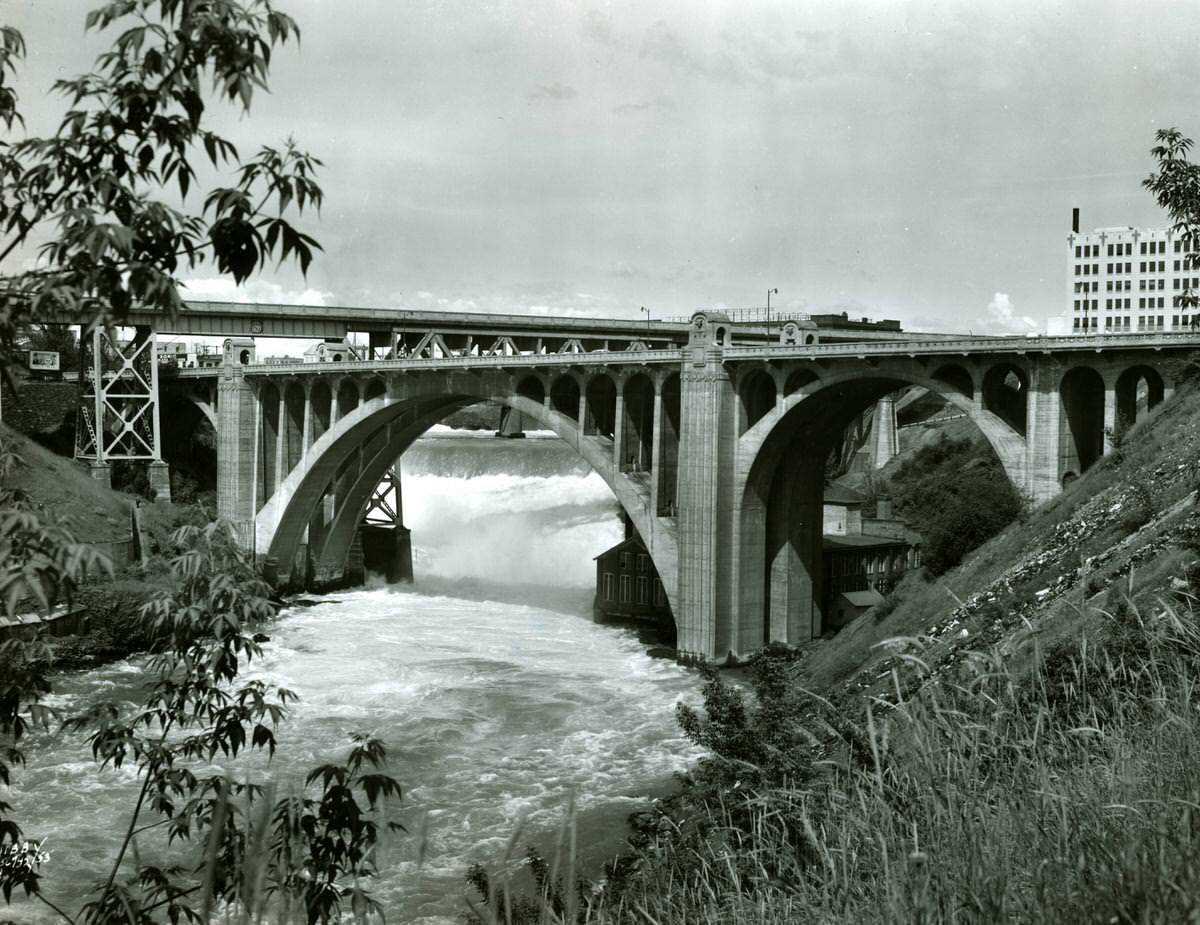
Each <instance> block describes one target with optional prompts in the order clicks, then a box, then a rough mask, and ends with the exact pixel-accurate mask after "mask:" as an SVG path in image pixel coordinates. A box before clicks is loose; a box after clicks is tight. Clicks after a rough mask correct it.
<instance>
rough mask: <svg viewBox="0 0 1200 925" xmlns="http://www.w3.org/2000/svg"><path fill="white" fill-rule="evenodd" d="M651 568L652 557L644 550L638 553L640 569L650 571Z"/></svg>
mask: <svg viewBox="0 0 1200 925" xmlns="http://www.w3.org/2000/svg"><path fill="white" fill-rule="evenodd" d="M649 570H650V557H649V556H648V555H647V554H646V553H644V552H639V553H638V571H639V572H648V571H649Z"/></svg>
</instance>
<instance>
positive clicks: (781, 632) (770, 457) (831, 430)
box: [731, 363, 1027, 652]
mask: <svg viewBox="0 0 1200 925" xmlns="http://www.w3.org/2000/svg"><path fill="white" fill-rule="evenodd" d="M801 369H805V370H808V369H809V367H801ZM940 371H941V370H940V369H939V372H940ZM811 373H812V376H813V378H811V380H810V381H807V382H805V383H804V384H803V385H800V386H799V387H798V388H796V389H795V390H794V391H792V392H791V393H790V394H784V395H782V396H780V397H779V398H778V401H777V403H776V406H775V408H774V410H773V411H768V412H767V413H766V414H764V415H763V417H762V418H761V419H760V420H759V421H758V422H757V423H755V424H754V425H753V426H751V427H750V429H749V430H747V432H746V433H745V434H744V435H743V436H742V438H741V439H740V441H739V446H738V466H737V473H738V475H737V477H736V478H735V482H734V485H733V490H734V492H735V518H736V522H735V537H736V542H735V547H736V548H735V551H734V556H735V561H736V568H737V573H736V581H737V591H736V602H737V603H736V607H735V613H736V617H735V620H736V625H735V626H734V627H733V639H732V640H731V643H732V648H733V649H734V650H735V651H739V652H745V651H750V650H752V649H754V648H757V647H760V646H762V645H764V644H766V643H768V642H771V641H787V642H793V643H794V642H799V641H802V640H805V639H808V638H811V637H813V636H816V635H819V634H820V632H821V628H822V617H823V615H822V614H821V612H820V605H819V602H820V599H821V584H822V574H821V553H822V495H823V488H824V469H825V461H826V459H827V458H828V455H829V452H830V450H831V449H832V448H833V447H834V446H835V445H836V442H837V441H838V440H840V439H841V435H842V433H843V432H844V430H845V428H846V427H847V426H849V424H850V423H851V421H852V420H853V419H854V418H855V417H856V416H857V415H858V414H859V413H861V412H862V410H864V409H865V408H868V407H870V406H871V405H873V404H874V403H875V402H876V401H878V400H879V399H880V398H882V397H884V396H886V395H887V394H889V393H891V392H894V391H896V390H898V389H902V388H908V387H912V386H918V387H921V388H924V389H927V390H929V391H931V392H935V393H937V394H938V395H940V396H942V397H943V398H944V399H945V400H946V401H947V402H948V403H950V404H951V405H952V406H954V407H955V408H957V409H959V410H960V411H962V412H963V413H964V414H965V415H967V416H968V417H969V418H970V419H971V420H972V421H973V422H974V423H975V424H976V426H978V428H979V430H980V432H981V433H982V434H983V436H984V437H985V438H986V439H987V441H988V443H989V444H990V445H991V447H992V449H993V450H994V451H995V453H996V456H997V457H998V458H999V460H1000V462H1001V464H1002V465H1003V467H1004V470H1005V472H1006V473H1007V474H1008V477H1009V478H1010V479H1011V480H1012V481H1013V483H1014V485H1015V486H1016V487H1017V488H1018V490H1024V489H1025V488H1026V484H1027V471H1026V467H1027V462H1026V449H1025V439H1024V436H1023V435H1022V434H1021V433H1019V432H1018V431H1017V430H1015V429H1014V428H1013V427H1012V426H1010V425H1009V424H1008V423H1007V422H1006V421H1005V420H1003V419H1002V418H1001V417H1000V416H999V415H997V414H996V413H994V412H992V411H989V410H987V409H986V408H985V407H983V406H982V403H980V402H978V401H976V396H977V395H978V388H977V387H976V386H975V385H974V384H972V387H971V388H970V390H968V389H966V388H964V387H963V386H964V385H965V382H963V381H961V377H958V378H955V377H952V376H951V377H938V378H934V377H933V376H931V375H927V374H925V373H924V372H923V371H921V370H917V369H913V368H912V367H911V364H899V363H897V364H888V363H880V364H877V365H869V364H866V363H864V364H861V365H860V364H855V365H854V366H851V367H846V366H842V367H839V369H838V371H837V372H832V371H830V370H823V369H820V368H815V369H811ZM795 375H796V372H795V371H792V372H791V375H790V376H789V378H791V377H792V376H795ZM801 378H803V379H808V378H809V377H808V376H807V375H806V376H804V377H801Z"/></svg>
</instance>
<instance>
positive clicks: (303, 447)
mask: <svg viewBox="0 0 1200 925" xmlns="http://www.w3.org/2000/svg"><path fill="white" fill-rule="evenodd" d="M312 387H313V381H312V379H306V380H304V427H303V429H302V430H301V435H300V458H301V459H307V458H308V450H309V448H310V447H311V446H312V443H313V406H312Z"/></svg>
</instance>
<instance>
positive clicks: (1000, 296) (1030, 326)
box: [984, 292, 1041, 334]
mask: <svg viewBox="0 0 1200 925" xmlns="http://www.w3.org/2000/svg"><path fill="white" fill-rule="evenodd" d="M987 310H988V319H987V321H985V322H984V328H985V330H987V331H988V332H989V333H997V334H1025V333H1027V332H1029V331H1037V330H1040V327H1041V326H1040V325H1039V324H1038V323H1037V322H1036V321H1034V320H1033V319H1032V318H1030V317H1029V316H1028V315H1018V314H1017V312H1016V309H1014V308H1013V304H1012V300H1011V299H1010V298H1009V297H1008V293H1007V292H997V293H996V294H995V295H993V296H992V301H990V302H988V307H987Z"/></svg>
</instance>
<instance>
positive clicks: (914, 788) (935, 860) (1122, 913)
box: [485, 602, 1200, 925]
mask: <svg viewBox="0 0 1200 925" xmlns="http://www.w3.org/2000/svg"><path fill="white" fill-rule="evenodd" d="M1115 611H1116V612H1115V613H1112V614H1102V615H1098V619H1101V620H1103V622H1105V623H1106V624H1107V630H1108V631H1107V632H1106V633H1104V638H1103V640H1102V641H1097V640H1096V639H1092V640H1087V639H1080V640H1077V641H1076V642H1075V643H1074V644H1073V645H1072V646H1070V647H1069V648H1060V649H1057V650H1055V651H1053V652H1050V653H1048V654H1046V655H1045V656H1044V657H1042V658H1039V659H1038V660H1037V667H1036V669H1034V670H1033V671H1031V672H1029V673H1027V674H1026V675H1024V676H1020V677H1018V676H1014V675H1013V674H1012V673H1011V672H1010V671H1009V670H1008V669H1007V668H1006V667H1005V665H1004V664H1003V663H1002V662H1001V661H999V660H998V659H997V658H996V657H994V656H992V655H986V654H975V655H972V656H971V657H969V658H968V659H967V660H966V661H965V662H963V663H962V664H960V665H959V666H958V667H957V669H955V670H954V671H953V672H950V673H944V672H943V673H940V674H939V677H938V679H937V680H936V681H934V680H929V679H927V683H925V684H924V685H922V686H921V687H920V688H919V691H918V693H916V694H915V695H913V696H912V697H910V698H909V699H903V698H902V697H901V696H900V694H899V692H900V691H902V690H904V689H906V688H907V689H912V688H911V685H909V684H908V683H907V680H911V679H900V678H897V683H896V695H894V697H893V698H892V699H891V700H876V701H873V702H872V703H871V704H870V705H869V707H867V708H866V709H865V711H864V712H863V713H862V715H861V716H860V717H858V720H859V722H858V724H857V725H858V728H859V729H860V730H861V733H862V743H861V744H862V747H861V748H859V749H857V750H855V749H846V750H845V751H844V752H842V753H839V754H835V755H834V756H833V757H832V758H830V759H828V760H827V761H826V762H825V764H824V765H823V770H822V771H821V772H820V773H817V774H816V775H814V776H813V777H812V778H811V779H810V780H808V781H806V782H804V783H803V784H802V785H796V784H793V783H788V784H785V785H780V786H775V787H771V788H767V789H758V790H754V791H748V792H743V790H742V789H741V788H738V787H737V786H730V787H726V788H725V789H724V790H722V791H719V792H717V793H715V794H713V795H712V796H711V797H710V798H708V799H706V801H705V802H704V804H703V808H702V809H701V810H700V812H701V813H702V815H703V818H691V819H678V818H677V819H675V820H673V822H671V823H670V824H668V825H666V826H664V828H663V834H662V836H661V837H659V838H657V839H654V840H653V841H652V842H651V843H650V844H648V845H646V846H644V847H643V849H642V850H641V851H640V853H639V854H638V855H637V858H636V863H634V865H633V872H632V873H630V874H628V875H627V876H626V877H625V878H624V879H623V881H622V883H621V885H620V889H619V890H610V891H609V895H608V896H606V897H605V898H604V899H603V900H602V901H600V902H593V903H592V904H590V905H589V908H587V909H584V910H582V911H581V912H580V913H579V914H578V916H577V917H576V918H575V919H574V920H575V921H588V922H597V923H617V922H621V923H624V922H639V923H654V925H667V923H672V925H675V923H678V925H682V923H689V925H690V923H700V922H713V923H717V922H720V923H784V922H787V923H806V922H812V923H817V922H820V923H833V922H845V923H876V922H880V923H882V922H888V923H901V922H903V923H931V922H999V921H1006V922H1026V921H1041V922H1063V923H1068V922H1069V923H1086V922H1096V923H1101V922H1103V923H1143V922H1147V923H1148V922H1188V921H1198V920H1200V773H1197V772H1198V769H1200V698H1198V697H1197V693H1198V691H1197V687H1198V685H1200V625H1198V623H1197V618H1196V614H1195V613H1194V611H1193V609H1192V608H1191V607H1190V606H1188V605H1187V603H1186V602H1185V603H1184V604H1173V603H1172V604H1162V605H1161V606H1158V607H1156V608H1154V611H1153V613H1146V612H1143V613H1138V612H1137V611H1136V610H1135V609H1134V608H1133V607H1131V606H1129V605H1128V604H1122V605H1121V606H1119V607H1117V608H1115ZM909 664H912V665H913V666H915V668H914V670H916V671H917V672H918V673H924V672H925V669H924V668H923V667H922V664H921V662H920V659H919V658H912V659H910V660H909ZM856 754H857V755H858V756H859V757H857V758H856V757H855V755H856ZM672 827H674V831H672ZM685 829H686V830H687V831H689V832H690V833H691V834H690V836H688V837H684V836H683V835H682V834H681V833H682V832H683V831H684V830H685ZM535 905H536V909H535V908H534V907H530V908H529V909H528V913H529V914H530V917H529V918H527V919H524V921H538V922H560V921H563V922H565V921H572V920H573V919H571V918H569V917H567V916H566V915H564V914H563V913H564V911H565V910H564V909H563V907H562V906H561V905H558V906H557V908H555V904H553V903H548V902H547V903H537V904H535ZM493 908H495V907H493ZM496 912H497V913H499V914H497V915H495V916H494V917H491V916H485V918H486V920H488V921H490V922H510V921H515V920H514V919H512V918H511V917H506V916H505V915H504V914H503V911H502V910H501V909H497V910H496Z"/></svg>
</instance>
